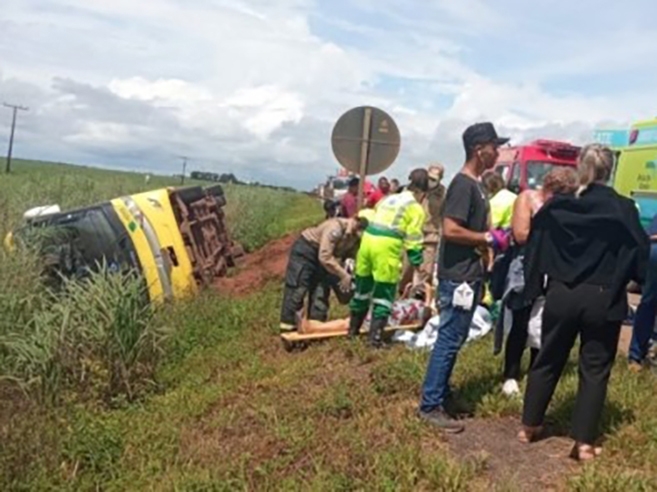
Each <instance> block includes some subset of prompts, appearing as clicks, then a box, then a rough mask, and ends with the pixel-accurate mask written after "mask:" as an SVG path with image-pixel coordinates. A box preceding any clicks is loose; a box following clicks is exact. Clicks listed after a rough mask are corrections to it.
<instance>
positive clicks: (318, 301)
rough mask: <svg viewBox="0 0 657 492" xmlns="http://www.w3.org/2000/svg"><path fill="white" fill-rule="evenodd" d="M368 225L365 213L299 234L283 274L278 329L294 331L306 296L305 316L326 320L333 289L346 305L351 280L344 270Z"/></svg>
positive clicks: (321, 225)
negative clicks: (283, 283)
mask: <svg viewBox="0 0 657 492" xmlns="http://www.w3.org/2000/svg"><path fill="white" fill-rule="evenodd" d="M367 225H368V221H367V219H366V218H365V217H364V214H360V216H359V217H357V218H352V219H344V218H332V219H328V220H325V221H324V222H322V223H321V224H320V225H318V226H316V227H310V228H308V229H306V230H305V231H303V232H302V233H301V236H300V237H299V238H298V239H297V240H296V241H295V243H294V245H293V246H292V250H291V251H290V256H289V259H288V264H287V270H286V273H285V289H284V291H283V303H282V306H281V317H280V329H281V330H283V331H290V330H294V329H296V326H295V325H296V315H297V312H298V311H301V310H302V309H303V305H304V301H305V300H306V297H308V298H309V299H308V317H309V318H310V319H312V320H317V321H326V319H327V317H328V311H329V307H330V304H329V298H330V294H331V291H332V290H333V291H334V292H335V293H336V295H337V296H338V299H339V300H341V302H347V298H346V295H347V294H348V293H349V292H350V291H351V282H352V278H351V275H350V274H349V272H348V271H347V270H346V269H345V267H344V265H343V264H344V261H345V260H346V259H347V258H354V257H355V256H356V252H357V251H358V245H359V242H360V237H361V235H362V232H363V231H364V230H365V228H366V227H367Z"/></svg>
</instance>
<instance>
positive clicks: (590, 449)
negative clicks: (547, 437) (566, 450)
mask: <svg viewBox="0 0 657 492" xmlns="http://www.w3.org/2000/svg"><path fill="white" fill-rule="evenodd" d="M601 454H602V448H601V447H599V446H591V445H590V444H581V443H575V445H574V446H573V449H572V451H571V452H570V457H571V458H572V459H574V460H577V461H591V460H593V459H595V458H597V457H598V456H600V455H601Z"/></svg>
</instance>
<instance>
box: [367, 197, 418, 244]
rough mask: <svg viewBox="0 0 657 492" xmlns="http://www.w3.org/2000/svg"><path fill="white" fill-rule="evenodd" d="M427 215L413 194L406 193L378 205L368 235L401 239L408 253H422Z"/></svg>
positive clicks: (385, 199) (384, 200) (389, 198)
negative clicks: (423, 229)
mask: <svg viewBox="0 0 657 492" xmlns="http://www.w3.org/2000/svg"><path fill="white" fill-rule="evenodd" d="M425 218H426V214H425V212H424V209H423V208H422V205H420V204H419V203H418V202H417V200H416V199H415V197H414V196H413V193H412V192H410V191H404V192H402V193H399V194H394V195H390V196H387V197H385V198H384V199H383V200H381V201H380V202H379V203H377V206H376V209H375V210H374V215H373V216H372V217H371V219H370V225H369V227H368V228H367V230H366V231H367V233H369V234H372V235H373V236H384V237H392V238H397V239H400V240H402V241H403V242H404V249H406V250H407V251H409V252H410V251H418V252H421V251H422V243H423V239H424V235H423V233H422V227H423V226H424V221H425Z"/></svg>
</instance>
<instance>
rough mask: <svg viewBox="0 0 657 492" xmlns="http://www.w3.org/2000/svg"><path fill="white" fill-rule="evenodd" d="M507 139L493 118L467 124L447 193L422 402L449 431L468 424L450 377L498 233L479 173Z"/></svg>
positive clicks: (424, 411) (423, 412) (427, 415)
mask: <svg viewBox="0 0 657 492" xmlns="http://www.w3.org/2000/svg"><path fill="white" fill-rule="evenodd" d="M508 141H509V139H508V138H500V137H498V135H497V132H496V131H495V127H494V126H493V124H492V123H477V124H474V125H472V126H470V127H468V128H467V129H466V130H465V132H464V133H463V146H464V147H465V156H466V162H465V164H464V166H463V168H462V169H461V172H459V173H458V174H457V175H456V176H455V177H454V179H453V180H452V182H451V183H450V185H449V188H448V190H447V195H446V197H445V204H444V209H443V211H444V212H443V217H444V219H443V240H442V241H441V245H440V255H439V256H438V261H439V267H438V293H437V302H438V304H439V310H440V326H439V327H438V340H437V341H436V343H435V345H434V348H433V353H432V354H431V358H430V359H429V366H428V368H427V373H426V376H425V380H424V384H423V387H422V401H421V403H420V408H419V413H420V417H421V418H423V419H424V420H426V421H428V422H430V423H432V424H435V425H437V426H438V427H440V428H442V429H443V430H444V431H445V432H451V433H457V432H461V431H463V430H464V426H463V425H462V424H461V423H460V422H458V421H457V420H456V414H457V413H458V409H457V408H456V406H457V405H456V404H455V399H454V398H453V395H452V394H451V391H450V387H449V380H450V377H451V375H452V370H453V369H454V365H455V363H456V357H457V355H458V352H459V350H460V348H461V346H462V345H463V343H464V342H465V340H466V339H467V336H468V332H469V330H470V324H471V322H472V317H473V315H474V312H475V309H476V308H477V305H478V304H479V302H480V300H481V297H482V291H483V280H484V273H485V266H484V258H485V257H486V252H487V250H488V248H490V247H495V246H496V244H495V243H496V239H495V237H494V236H493V235H492V234H491V233H490V232H488V231H489V224H490V220H489V204H488V200H487V198H486V192H485V191H484V189H483V187H482V185H481V183H480V181H479V178H480V176H481V175H482V174H483V173H484V171H486V170H488V169H492V168H493V166H494V165H495V161H496V160H497V157H498V150H497V149H498V147H499V146H500V145H504V144H505V143H507V142H508Z"/></svg>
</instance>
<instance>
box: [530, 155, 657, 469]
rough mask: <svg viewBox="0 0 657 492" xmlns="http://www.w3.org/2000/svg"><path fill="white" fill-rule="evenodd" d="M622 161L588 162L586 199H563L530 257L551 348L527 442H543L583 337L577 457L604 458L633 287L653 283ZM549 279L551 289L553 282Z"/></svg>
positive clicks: (591, 158)
mask: <svg viewBox="0 0 657 492" xmlns="http://www.w3.org/2000/svg"><path fill="white" fill-rule="evenodd" d="M613 164H614V154H613V152H612V151H611V150H610V149H609V148H608V147H604V146H602V145H599V144H592V145H588V146H586V147H584V148H583V149H582V151H581V153H580V156H579V158H578V165H577V168H578V174H579V177H580V183H581V188H580V190H579V191H578V193H577V196H575V197H572V196H555V197H553V198H552V200H550V202H549V203H546V204H545V205H544V206H543V207H542V208H541V209H540V210H539V211H538V213H536V215H535V216H534V219H533V221H532V224H531V231H530V233H529V239H528V241H527V245H526V250H525V295H526V296H527V297H528V298H529V299H537V298H539V297H540V296H542V295H544V296H545V307H544V312H543V326H542V327H541V330H542V333H541V348H540V350H539V353H538V355H537V357H536V360H535V361H534V364H533V365H532V367H531V369H530V371H529V376H528V378H527V390H526V392H525V399H524V407H523V415H522V424H523V428H522V430H521V431H520V432H519V434H518V438H519V439H520V441H522V442H531V441H534V440H536V439H537V438H538V437H539V436H540V434H541V431H542V430H543V424H544V420H545V412H546V410H547V407H548V405H549V403H550V400H551V399H552V395H553V394H554V390H555V388H556V385H557V383H558V381H559V379H560V378H561V375H562V372H563V369H564V367H565V365H566V362H567V361H568V358H569V355H570V352H571V349H572V348H573V346H574V344H575V342H576V340H577V337H578V336H579V338H580V349H579V372H578V374H579V385H578V390H577V396H576V399H575V407H574V409H573V415H572V437H573V438H574V440H575V445H574V447H573V451H572V456H573V458H575V459H578V460H590V459H593V458H595V457H596V456H598V455H599V453H600V451H601V449H600V448H598V447H596V441H597V438H598V432H599V429H598V426H599V423H600V417H601V414H602V409H603V406H604V403H605V400H606V396H607V385H608V383H609V376H610V374H611V370H612V367H613V364H614V358H615V356H616V352H617V349H618V339H619V336H620V329H621V324H622V322H623V320H624V319H625V316H626V314H627V310H628V304H627V293H626V287H627V284H628V282H629V281H630V280H635V281H637V282H638V283H640V284H642V283H643V282H644V281H645V276H646V271H647V262H648V256H649V252H650V242H649V239H648V235H647V234H646V232H645V231H644V230H643V228H642V227H641V223H640V221H639V214H638V211H637V209H636V207H635V205H634V202H633V201H632V200H631V199H629V198H625V197H623V196H621V195H619V194H618V193H616V191H614V190H613V189H612V188H611V187H609V186H608V185H607V182H608V181H609V178H610V177H611V173H612V169H613ZM546 277H547V278H548V279H549V281H548V282H547V287H546V286H545V278H546Z"/></svg>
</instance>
